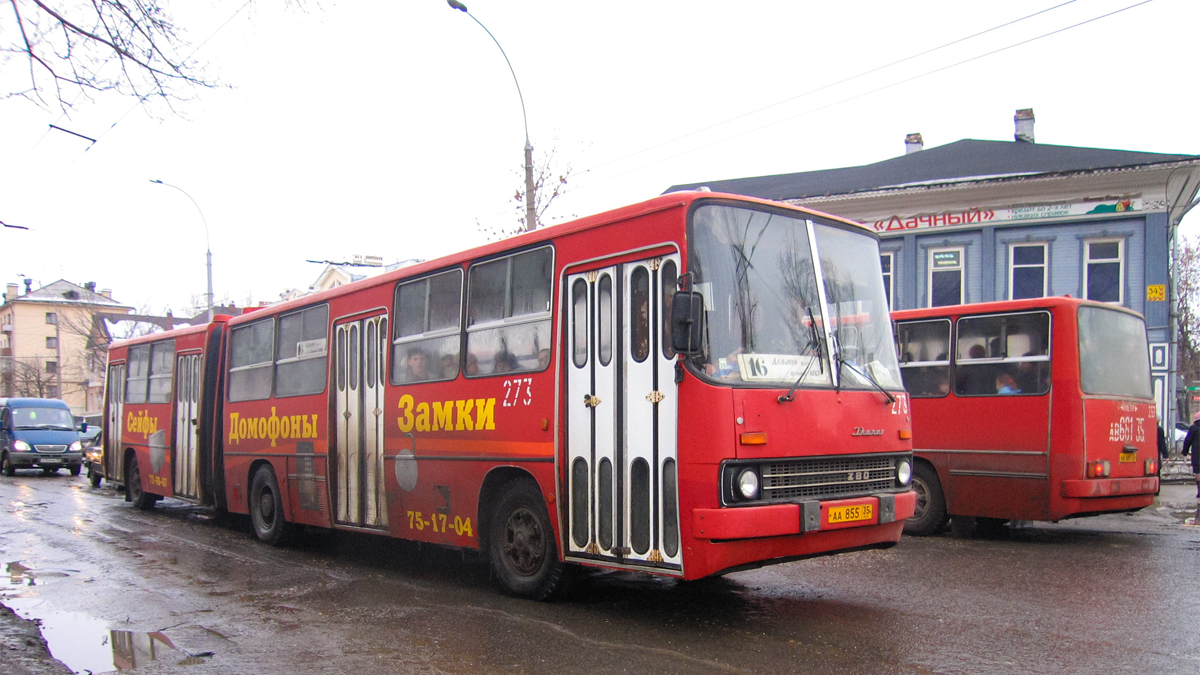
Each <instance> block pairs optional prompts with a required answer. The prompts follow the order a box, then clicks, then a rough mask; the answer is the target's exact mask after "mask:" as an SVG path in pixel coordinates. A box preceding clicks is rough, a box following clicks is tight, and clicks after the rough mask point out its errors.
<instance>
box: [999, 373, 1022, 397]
mask: <svg viewBox="0 0 1200 675" xmlns="http://www.w3.org/2000/svg"><path fill="white" fill-rule="evenodd" d="M996 393H997V394H1019V393H1021V388H1020V387H1018V386H1017V381H1016V380H1014V379H1013V377H1012V375H1009V374H1008V373H1000V374H999V375H997V376H996Z"/></svg>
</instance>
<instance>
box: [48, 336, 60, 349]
mask: <svg viewBox="0 0 1200 675" xmlns="http://www.w3.org/2000/svg"><path fill="white" fill-rule="evenodd" d="M46 349H58V338H56V337H48V338H46Z"/></svg>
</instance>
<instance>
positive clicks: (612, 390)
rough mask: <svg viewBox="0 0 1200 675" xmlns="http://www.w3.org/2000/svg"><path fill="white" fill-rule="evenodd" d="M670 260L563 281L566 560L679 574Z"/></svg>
mask: <svg viewBox="0 0 1200 675" xmlns="http://www.w3.org/2000/svg"><path fill="white" fill-rule="evenodd" d="M678 265H679V262H678V256H669V257H663V258H656V259H653V260H644V261H638V262H634V263H626V264H621V265H616V266H613V267H607V268H604V269H600V270H593V271H589V272H585V273H582V274H573V275H569V276H568V277H567V294H566V297H567V298H568V303H569V309H568V312H567V315H568V328H567V330H566V336H567V350H566V356H567V358H566V359H564V361H565V363H566V368H567V411H568V412H567V427H568V437H567V438H568V441H567V444H568V448H567V464H568V469H567V471H568V475H569V485H570V487H569V490H570V504H571V505H570V509H569V518H568V519H569V521H570V522H569V526H568V532H567V541H568V542H569V556H570V557H574V558H577V559H590V560H596V559H599V560H608V561H613V562H617V563H622V564H627V565H633V566H654V567H665V568H668V569H680V568H681V563H682V555H681V552H680V547H679V516H678V513H679V506H678V501H679V500H678V480H677V470H676V433H677V430H676V417H677V414H676V413H677V410H678V396H677V390H678V386H677V385H676V384H675V379H674V375H675V372H674V354H672V353H671V352H670V350H669V345H666V346H664V345H663V343H662V340H663V334H662V330H661V327H662V326H663V325H664V324H665V321H664V320H663V317H664V316H666V315H667V314H669V307H668V302H669V300H670V297H671V294H673V293H674V291H675V281H676V277H677V273H678V269H679V267H678Z"/></svg>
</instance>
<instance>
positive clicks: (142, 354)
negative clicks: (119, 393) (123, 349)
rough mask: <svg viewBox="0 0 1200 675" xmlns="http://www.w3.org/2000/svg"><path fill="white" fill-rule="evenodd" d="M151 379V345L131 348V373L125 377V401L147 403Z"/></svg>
mask: <svg viewBox="0 0 1200 675" xmlns="http://www.w3.org/2000/svg"><path fill="white" fill-rule="evenodd" d="M149 381H150V345H137V346H136V347H130V348H129V375H128V376H126V378H125V402H126V403H145V402H146V387H147V385H148V384H149Z"/></svg>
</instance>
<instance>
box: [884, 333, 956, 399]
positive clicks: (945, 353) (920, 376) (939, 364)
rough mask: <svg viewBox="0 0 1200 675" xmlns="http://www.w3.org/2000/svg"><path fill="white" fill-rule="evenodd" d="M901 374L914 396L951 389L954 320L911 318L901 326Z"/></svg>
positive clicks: (923, 396) (922, 396) (944, 391)
mask: <svg viewBox="0 0 1200 675" xmlns="http://www.w3.org/2000/svg"><path fill="white" fill-rule="evenodd" d="M897 329H898V332H897V341H898V343H899V347H900V349H899V352H900V354H901V357H900V374H901V375H902V376H903V377H904V388H905V389H907V390H908V393H909V394H911V395H912V396H913V397H914V398H938V397H941V396H945V395H947V394H949V393H950V355H949V353H950V322H949V321H948V320H945V319H937V320H933V321H910V322H905V323H901V324H899V325H898V326H897Z"/></svg>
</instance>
